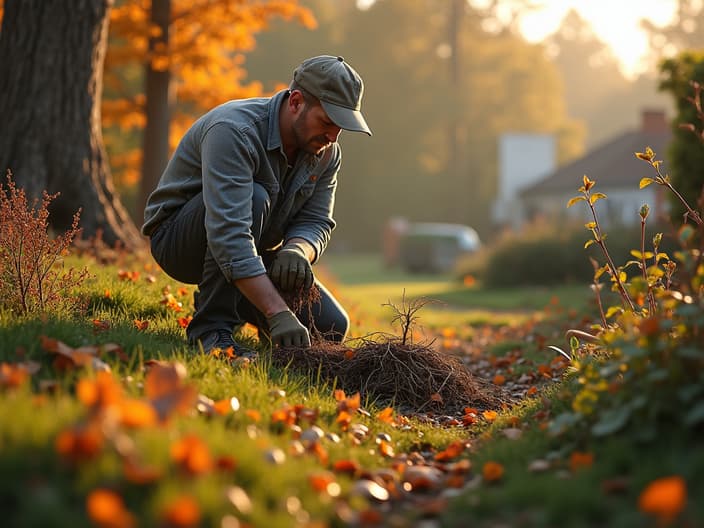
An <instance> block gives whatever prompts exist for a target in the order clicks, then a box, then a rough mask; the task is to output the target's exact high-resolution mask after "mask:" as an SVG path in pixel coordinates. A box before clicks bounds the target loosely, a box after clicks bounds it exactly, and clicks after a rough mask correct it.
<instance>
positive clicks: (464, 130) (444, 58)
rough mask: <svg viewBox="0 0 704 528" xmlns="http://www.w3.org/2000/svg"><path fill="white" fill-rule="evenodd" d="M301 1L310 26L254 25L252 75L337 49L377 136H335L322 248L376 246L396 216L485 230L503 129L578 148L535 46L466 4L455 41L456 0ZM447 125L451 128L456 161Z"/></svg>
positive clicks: (284, 70)
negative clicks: (550, 136)
mask: <svg viewBox="0 0 704 528" xmlns="http://www.w3.org/2000/svg"><path fill="white" fill-rule="evenodd" d="M321 4H322V5H321ZM305 5H307V6H308V7H310V8H311V10H312V11H313V12H315V14H316V17H317V19H318V22H319V28H318V29H317V30H315V31H304V30H302V29H301V28H298V27H295V26H292V25H287V26H286V27H283V25H280V26H279V27H277V28H276V29H275V30H274V31H269V32H267V33H265V34H262V35H261V37H260V38H258V40H257V48H256V50H254V51H253V52H252V53H250V54H248V57H247V65H248V70H249V74H250V76H251V77H252V78H255V79H262V80H264V81H265V82H267V83H271V84H273V83H274V80H275V79H276V78H279V79H281V76H283V75H290V71H291V70H292V67H293V66H295V65H296V64H297V63H298V62H299V61H300V60H301V58H302V57H305V56H307V55H309V54H311V53H320V52H326V53H331V54H339V55H343V56H344V57H345V58H346V59H348V60H349V61H350V63H351V64H353V65H355V67H357V68H358V69H359V72H360V74H361V75H362V76H363V78H364V80H365V95H364V112H365V116H366V117H367V120H368V122H369V124H370V127H371V128H372V131H373V132H374V136H373V137H372V138H367V137H362V136H361V135H358V134H345V133H343V136H342V138H341V143H342V145H343V149H344V158H343V164H342V170H341V178H340V184H339V185H340V192H339V193H338V195H337V205H336V218H337V220H338V221H339V222H338V228H337V230H336V233H335V236H334V237H333V241H332V246H331V249H334V248H339V249H343V248H346V249H365V250H372V249H378V247H379V240H380V237H381V231H382V227H383V225H384V223H385V222H386V220H387V219H388V218H389V217H393V216H404V217H406V218H408V219H409V220H412V221H421V220H433V221H448V222H461V223H468V224H471V225H473V226H474V227H475V228H478V229H479V230H480V232H481V234H482V235H484V236H485V237H488V236H489V234H490V233H491V230H492V225H491V219H490V215H489V209H490V207H491V203H492V201H493V198H494V194H495V188H496V177H497V170H498V169H497V164H496V152H497V150H496V143H497V138H498V136H499V135H500V134H501V133H503V132H508V131H521V132H541V133H542V132H554V133H556V134H557V135H558V137H559V138H561V140H560V144H561V152H562V154H563V155H564V156H566V157H570V156H574V155H575V154H576V153H578V152H579V151H580V148H581V137H580V135H579V127H578V126H577V123H575V122H574V121H573V120H570V119H569V118H568V117H567V115H566V110H565V107H564V96H563V93H562V85H561V81H560V78H559V74H558V72H557V70H556V69H555V68H554V66H553V65H551V64H550V63H549V61H548V60H547V59H546V58H545V56H544V53H543V49H542V47H541V46H538V45H530V44H527V43H526V42H525V41H524V40H523V39H521V38H520V37H518V36H517V35H515V34H514V33H512V32H511V31H492V32H489V31H487V30H486V29H485V28H484V26H485V24H486V18H487V16H488V15H486V14H485V13H484V12H480V11H477V10H475V9H472V8H471V7H470V5H469V4H466V5H465V7H464V9H465V11H464V12H463V13H462V30H461V32H459V35H460V38H459V39H458V43H457V44H454V45H453V44H452V40H451V28H452V25H451V17H452V16H453V11H452V8H453V3H452V2H447V1H446V0H428V1H423V2H408V1H403V0H378V1H377V2H376V3H375V4H374V5H373V6H372V7H370V8H369V9H367V10H360V9H357V8H356V7H355V1H354V0H339V1H337V2H334V3H333V2H327V1H323V0H307V1H305ZM318 6H320V7H323V8H324V9H323V10H322V11H319V7H318ZM361 35H363V38H362V37H361ZM453 52H454V53H456V55H454V57H455V59H456V60H457V61H458V68H459V69H460V72H461V75H460V76H459V77H460V78H459V85H458V86H455V85H453V78H452V74H451V71H452V70H451V67H450V65H451V60H452V57H453ZM272 68H273V72H272ZM277 76H278V77H277ZM452 126H457V131H458V137H459V139H460V143H459V144H460V149H459V152H458V154H459V156H457V160H456V162H453V156H452V151H451V150H450V144H449V141H448V137H449V136H448V133H449V130H450V128H451V127H452ZM454 163H457V167H458V169H457V172H455V169H454V168H453V167H454V166H455V165H454Z"/></svg>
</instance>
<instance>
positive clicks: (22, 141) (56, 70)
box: [0, 0, 144, 249]
mask: <svg viewBox="0 0 704 528" xmlns="http://www.w3.org/2000/svg"><path fill="white" fill-rule="evenodd" d="M112 4H113V0H73V1H72V2H66V0H5V10H4V16H3V21H2V30H1V32H0V170H2V172H3V173H5V172H6V171H7V170H8V169H9V170H11V171H12V174H13V178H14V180H15V181H16V182H17V185H18V186H19V187H23V188H24V189H25V190H26V192H27V194H28V196H35V197H36V196H40V195H41V192H42V190H47V191H48V192H49V193H56V192H59V193H60V196H59V197H58V198H57V199H56V200H55V201H54V202H53V204H52V208H51V214H50V217H49V220H50V223H51V225H52V227H53V228H54V229H55V230H57V231H65V230H66V229H68V228H69V227H70V225H71V220H72V216H73V214H74V213H75V212H76V211H77V210H78V209H79V208H81V209H82V211H81V221H80V227H82V228H83V236H84V237H92V236H95V235H98V234H99V235H101V236H102V239H103V241H104V242H106V243H107V244H109V245H116V244H117V243H121V244H122V245H124V246H125V247H126V248H128V249H137V248H139V247H141V246H142V245H143V244H144V241H143V239H142V237H141V235H140V234H139V231H138V230H137V228H136V227H135V225H134V223H133V222H132V221H131V219H130V217H129V215H128V214H127V211H126V210H125V208H124V207H123V205H122V203H121V202H120V200H119V198H118V196H117V195H116V194H115V190H114V187H113V184H112V177H111V174H110V169H109V165H108V163H107V158H106V154H105V150H104V145H103V136H102V131H101V115H100V98H101V95H102V71H103V61H104V58H105V50H106V46H107V32H108V13H109V11H110V8H111V6H112Z"/></svg>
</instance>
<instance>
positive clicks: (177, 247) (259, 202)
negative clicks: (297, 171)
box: [151, 183, 350, 343]
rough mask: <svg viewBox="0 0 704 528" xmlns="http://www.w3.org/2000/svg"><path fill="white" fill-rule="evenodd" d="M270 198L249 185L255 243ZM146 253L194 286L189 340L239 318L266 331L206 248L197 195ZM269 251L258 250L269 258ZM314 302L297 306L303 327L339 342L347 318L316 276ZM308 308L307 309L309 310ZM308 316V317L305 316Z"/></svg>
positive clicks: (155, 235)
mask: <svg viewBox="0 0 704 528" xmlns="http://www.w3.org/2000/svg"><path fill="white" fill-rule="evenodd" d="M270 205H271V200H270V198H269V195H268V193H267V192H266V190H265V189H264V187H262V186H261V185H259V184H256V183H255V184H254V198H253V201H252V218H253V223H252V236H253V237H254V240H255V242H256V243H257V244H258V243H259V241H260V240H261V235H262V229H263V226H264V225H265V224H266V218H267V216H268V214H269V211H270ZM151 252H152V255H153V256H154V259H155V260H156V262H157V263H158V264H159V266H161V268H162V269H163V270H164V271H165V272H166V273H167V274H168V275H169V276H170V277H172V278H174V279H176V280H178V281H180V282H184V283H187V284H197V285H198V290H197V291H196V292H195V293H194V304H195V313H194V315H193V320H192V321H191V323H190V324H189V325H188V328H187V329H186V335H187V336H188V340H189V341H190V342H191V343H195V342H196V341H197V340H198V339H200V338H202V337H204V336H205V334H207V333H209V332H212V331H214V330H219V329H226V330H229V331H232V330H233V328H235V327H236V326H239V325H242V324H244V323H245V322H248V323H251V324H253V325H255V326H256V327H257V328H258V329H259V332H260V335H261V333H262V332H263V333H264V335H268V330H269V328H268V325H267V322H266V317H264V314H262V313H261V312H260V311H259V310H257V309H256V308H255V307H254V306H253V305H252V303H250V302H249V301H248V300H247V299H246V298H245V297H244V295H242V293H241V292H240V291H239V289H237V287H236V286H235V285H234V284H232V283H230V282H228V281H227V279H226V278H225V276H224V275H223V274H222V271H221V270H220V267H219V266H218V264H217V262H216V261H215V259H214V258H213V255H212V253H211V252H210V248H209V247H208V238H207V236H206V232H205V205H204V204H203V195H202V193H200V194H197V195H196V196H194V197H193V198H191V199H190V200H189V201H188V202H187V203H186V204H185V205H184V206H183V207H182V208H181V209H179V210H178V211H177V212H175V213H174V214H173V215H172V216H171V217H170V218H169V219H168V220H166V221H164V222H163V223H162V224H161V225H160V226H159V227H158V228H157V230H156V231H155V232H154V233H153V234H152V237H151ZM272 256H273V253H272V252H268V254H263V255H262V258H263V259H264V262H265V263H267V261H270V260H271V258H272ZM315 284H316V286H317V287H318V289H319V290H320V296H321V298H320V301H319V302H317V303H315V304H314V305H313V306H311V307H307V306H306V307H303V309H301V310H300V311H299V313H297V314H296V315H297V316H298V318H299V320H300V321H301V323H303V324H304V325H305V326H306V327H307V328H309V329H313V328H314V329H315V330H317V331H318V332H320V333H321V334H322V335H323V336H324V337H325V338H326V339H329V340H332V341H337V342H340V341H342V340H343V339H344V338H345V336H346V335H347V331H348V329H349V324H350V321H349V317H348V315H347V313H346V312H345V309H344V308H343V307H342V306H341V305H340V303H339V302H338V301H337V300H336V299H335V297H333V295H332V294H331V293H330V292H329V291H328V290H327V289H326V288H325V286H323V285H322V284H321V283H320V282H319V281H318V280H317V279H316V280H315ZM309 308H310V309H309ZM309 312H310V315H312V317H313V320H312V321H311V320H310V317H309Z"/></svg>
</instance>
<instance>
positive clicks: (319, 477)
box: [308, 471, 335, 493]
mask: <svg viewBox="0 0 704 528" xmlns="http://www.w3.org/2000/svg"><path fill="white" fill-rule="evenodd" d="M308 482H309V483H310V485H311V487H312V488H313V489H314V490H315V491H317V492H318V493H322V492H324V491H327V489H328V486H329V485H330V484H332V483H333V482H335V475H333V474H332V473H330V472H329V471H322V472H318V473H313V474H311V475H308Z"/></svg>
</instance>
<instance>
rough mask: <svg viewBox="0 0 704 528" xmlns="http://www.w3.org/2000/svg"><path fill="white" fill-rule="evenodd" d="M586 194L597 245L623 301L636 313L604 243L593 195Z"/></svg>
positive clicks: (587, 192) (586, 192)
mask: <svg viewBox="0 0 704 528" xmlns="http://www.w3.org/2000/svg"><path fill="white" fill-rule="evenodd" d="M584 194H585V195H586V198H587V204H588V205H589V209H590V210H591V212H592V218H594V224H595V227H594V234H595V240H596V243H597V244H598V245H599V247H600V248H601V251H602V253H603V254H604V257H605V258H606V264H607V265H608V267H609V273H610V274H611V277H612V278H613V279H614V282H615V283H616V287H617V288H618V292H619V293H620V294H621V298H622V299H623V301H624V302H625V303H626V304H628V307H629V308H630V309H631V311H632V312H635V311H636V307H635V305H634V304H633V301H632V300H631V297H630V296H629V295H628V292H627V291H626V288H625V287H624V285H623V283H622V282H621V277H620V275H619V273H618V269H617V268H616V265H615V264H614V261H613V260H612V259H611V255H609V251H608V249H606V244H605V243H604V237H603V236H602V235H601V228H600V227H599V219H598V218H597V216H596V209H595V208H594V204H592V202H591V200H590V197H591V194H590V192H589V191H585V193H584Z"/></svg>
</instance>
